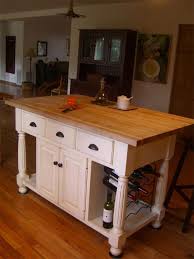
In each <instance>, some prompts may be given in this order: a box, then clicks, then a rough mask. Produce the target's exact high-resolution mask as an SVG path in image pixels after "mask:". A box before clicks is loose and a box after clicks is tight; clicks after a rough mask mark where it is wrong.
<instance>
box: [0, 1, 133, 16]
mask: <svg viewBox="0 0 194 259" xmlns="http://www.w3.org/2000/svg"><path fill="white" fill-rule="evenodd" d="M129 1H130V0H129ZM119 2H127V0H123V1H122V0H120V1H119V0H75V5H87V4H105V3H119ZM68 4H69V0H31V1H28V0H15V1H13V0H0V6H1V8H0V14H6V13H15V12H24V11H35V10H41V9H54V8H63V7H64V8H65V7H67V6H68Z"/></svg>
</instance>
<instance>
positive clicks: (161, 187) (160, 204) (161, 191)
mask: <svg viewBox="0 0 194 259" xmlns="http://www.w3.org/2000/svg"><path fill="white" fill-rule="evenodd" d="M168 170H169V159H165V160H164V161H163V163H162V165H161V167H160V170H159V173H160V177H159V179H158V182H157V186H156V196H155V202H154V205H153V207H152V211H153V212H154V213H157V214H158V216H157V218H156V220H155V222H153V224H152V226H153V228H156V229H157V228H160V227H161V222H162V220H163V218H164V216H165V208H164V201H165V196H166V190H167V183H168Z"/></svg>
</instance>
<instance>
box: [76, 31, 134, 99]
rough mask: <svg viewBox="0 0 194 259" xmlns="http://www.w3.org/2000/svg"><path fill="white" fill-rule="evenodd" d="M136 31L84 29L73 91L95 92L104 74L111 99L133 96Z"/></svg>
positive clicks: (92, 94)
mask: <svg viewBox="0 0 194 259" xmlns="http://www.w3.org/2000/svg"><path fill="white" fill-rule="evenodd" d="M136 42H137V32H136V31H131V30H81V31H80V45H79V60H78V75H77V80H73V81H72V93H79V94H86V95H89V96H95V95H96V94H97V92H98V90H99V87H100V82H99V81H100V78H101V77H102V76H104V77H105V80H106V84H107V93H108V96H109V99H110V100H115V99H116V97H117V96H118V95H121V94H124V95H127V96H131V87H132V79H133V70H134V60H135V51H136Z"/></svg>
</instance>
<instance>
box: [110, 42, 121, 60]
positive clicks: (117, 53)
mask: <svg viewBox="0 0 194 259" xmlns="http://www.w3.org/2000/svg"><path fill="white" fill-rule="evenodd" d="M121 45H122V39H119V38H112V39H111V48H110V62H111V63H119V62H120V59H121Z"/></svg>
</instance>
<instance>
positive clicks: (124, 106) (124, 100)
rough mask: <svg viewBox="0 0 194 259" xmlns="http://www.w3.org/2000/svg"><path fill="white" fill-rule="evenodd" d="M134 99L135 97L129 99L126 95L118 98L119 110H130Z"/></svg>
mask: <svg viewBox="0 0 194 259" xmlns="http://www.w3.org/2000/svg"><path fill="white" fill-rule="evenodd" d="M132 99H133V97H130V98H128V97H127V96H125V95H121V96H118V97H117V108H118V109H119V110H128V109H129V106H130V104H131V100H132Z"/></svg>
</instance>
